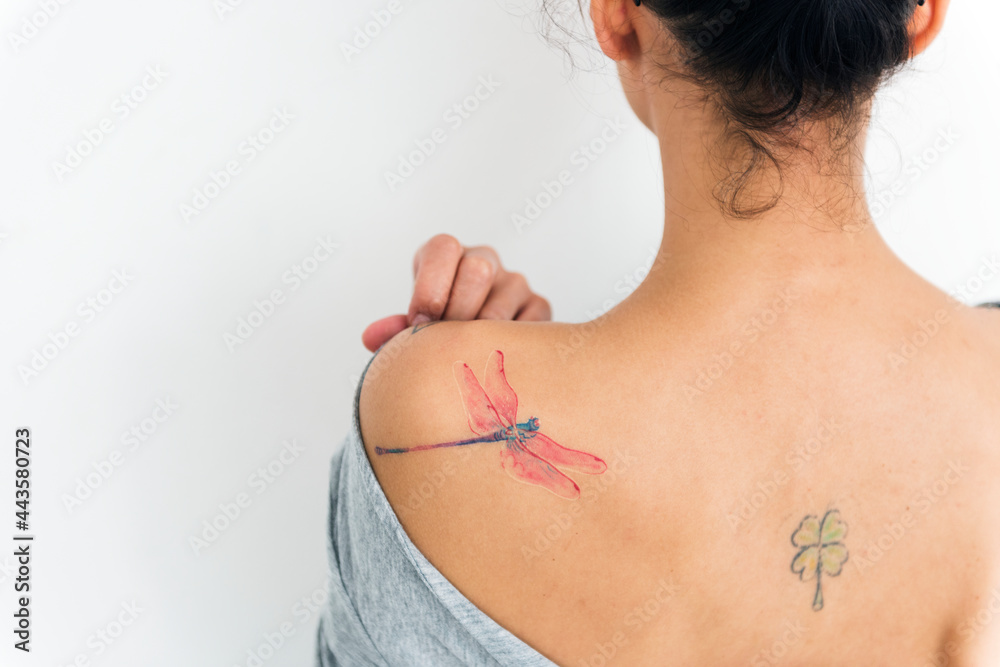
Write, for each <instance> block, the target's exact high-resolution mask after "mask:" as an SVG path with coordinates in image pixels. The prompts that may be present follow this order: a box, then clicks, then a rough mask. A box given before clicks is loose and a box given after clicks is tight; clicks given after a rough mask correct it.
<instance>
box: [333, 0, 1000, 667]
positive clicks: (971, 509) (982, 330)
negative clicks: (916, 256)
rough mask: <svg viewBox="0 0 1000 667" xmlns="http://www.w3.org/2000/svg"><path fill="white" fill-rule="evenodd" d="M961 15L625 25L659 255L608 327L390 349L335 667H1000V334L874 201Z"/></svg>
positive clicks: (601, 0) (344, 527) (825, 11)
mask: <svg viewBox="0 0 1000 667" xmlns="http://www.w3.org/2000/svg"><path fill="white" fill-rule="evenodd" d="M947 6H948V3H947V0H924V1H923V2H922V3H919V4H918V0H878V1H873V0H795V1H779V0H700V1H694V0H641V2H639V1H636V0H592V3H591V16H592V18H593V23H594V28H595V33H596V37H597V40H598V42H599V43H600V46H601V48H602V49H603V51H604V53H605V54H606V55H607V56H608V57H609V58H612V59H613V60H615V61H616V63H617V64H618V69H619V73H620V77H621V81H622V85H623V87H624V89H625V92H626V94H627V97H628V100H629V102H630V104H631V106H632V108H633V110H634V111H635V113H636V115H637V116H638V117H639V118H640V119H641V120H642V122H643V123H644V124H645V125H646V126H647V127H648V128H649V129H650V130H651V131H652V132H653V133H655V134H656V136H657V138H658V139H659V143H660V147H661V157H662V162H663V174H664V188H665V192H666V197H665V201H666V210H665V224H664V232H663V243H662V246H661V248H660V254H659V257H658V258H657V261H656V262H655V263H654V265H653V269H652V270H651V272H650V274H649V277H648V278H647V279H646V280H645V281H644V282H643V283H642V285H641V286H640V287H639V288H638V289H637V290H636V291H635V292H634V293H633V294H632V295H631V296H630V297H629V298H628V299H626V300H625V301H624V302H622V303H621V304H620V305H619V306H618V307H616V308H614V309H613V310H611V311H610V312H608V313H607V314H605V315H604V316H602V317H600V318H599V319H598V320H595V321H594V322H592V323H587V324H584V325H569V324H556V323H548V322H519V321H514V322H510V321H497V320H479V321H474V322H440V323H436V324H435V325H434V326H428V325H427V324H426V323H424V324H417V326H414V327H411V328H409V329H407V330H406V331H405V332H404V333H401V334H400V335H398V336H395V337H394V338H393V339H392V340H391V341H390V342H389V343H387V344H386V345H385V346H383V347H382V348H381V351H380V352H379V353H378V355H377V356H376V357H375V358H374V360H373V363H372V364H371V365H370V366H369V369H368V371H367V375H366V377H365V378H364V379H363V383H362V386H361V387H360V390H359V398H358V401H357V406H356V408H357V409H356V413H355V414H356V419H355V425H354V429H353V432H352V433H351V434H350V435H349V437H348V439H347V442H346V446H345V448H344V450H343V451H342V452H341V453H339V454H338V455H337V456H336V457H335V458H334V461H333V469H332V474H333V477H332V490H331V515H330V530H331V541H330V561H331V566H332V569H333V573H332V577H331V588H330V595H331V598H330V604H329V608H328V609H327V612H326V614H325V617H324V619H323V623H322V627H321V629H320V637H319V657H318V661H319V664H322V665H368V664H375V665H406V666H408V667H412V666H421V665H434V666H439V665H497V664H499V665H518V666H522V665H552V664H558V665H564V666H572V667H577V666H580V667H584V666H599V665H606V664H620V665H656V666H660V665H748V664H749V665H772V664H777V663H778V662H785V663H787V664H799V665H859V664H863V665H908V666H909V665H998V664H1000V531H997V530H996V526H997V525H998V523H1000V382H998V378H1000V335H998V334H1000V313H998V312H997V311H996V310H992V309H987V308H972V307H967V306H964V305H960V304H959V303H958V302H957V301H955V300H954V299H952V298H950V297H949V296H948V295H946V294H944V293H942V292H941V291H940V290H938V289H936V288H935V287H934V286H932V285H930V284H928V283H927V282H926V281H924V280H923V279H922V278H921V277H920V276H918V275H916V274H915V273H914V272H913V271H911V270H910V269H909V268H907V267H906V266H905V265H904V264H903V263H902V262H901V261H900V260H899V259H898V258H897V257H896V256H894V255H893V253H892V252H891V251H890V250H889V248H888V247H887V246H886V244H885V243H884V242H883V240H882V239H881V238H880V237H879V234H878V233H877V231H876V229H875V228H874V226H873V224H872V220H871V216H870V215H869V212H868V209H867V207H866V204H865V198H864V193H863V186H862V169H863V161H862V155H863V147H864V141H865V130H866V126H867V121H868V117H869V112H870V108H871V99H872V94H873V93H874V91H875V89H876V88H877V86H878V85H879V83H880V82H882V81H883V80H884V79H885V77H886V76H887V75H889V74H891V73H892V72H893V71H895V70H896V69H898V68H899V67H901V66H902V65H904V64H905V62H906V61H907V60H908V58H910V57H912V56H914V55H916V54H918V53H920V52H921V51H922V50H923V49H925V48H926V47H927V46H928V44H930V43H931V41H932V40H933V39H934V37H935V36H936V35H937V34H938V32H939V30H940V29H941V26H942V23H943V21H944V17H945V13H946V10H947ZM462 264H463V265H465V266H466V269H464V270H461V269H460V273H461V272H462V271H464V272H465V273H466V275H465V277H464V278H463V279H462V280H461V281H460V282H463V284H464V283H467V282H468V280H469V276H470V275H472V274H474V273H475V272H476V269H477V267H478V268H480V269H482V268H483V267H487V266H488V263H486V262H482V261H469V262H468V263H466V262H462ZM974 270H975V271H977V272H978V274H979V275H978V278H979V279H981V280H986V279H988V278H990V277H991V276H992V275H993V274H995V273H997V272H998V271H1000V267H998V266H997V265H996V260H995V259H990V258H986V259H984V264H983V265H982V266H980V267H975V269H974ZM459 277H460V278H461V276H459ZM484 277H487V278H488V275H487V274H485V273H484ZM503 291H504V290H498V291H497V293H503ZM460 293H462V290H459V289H458V284H456V291H455V292H453V297H454V296H455V294H460ZM462 298H463V299H465V303H464V305H461V307H456V312H457V311H459V310H464V311H470V310H471V312H473V316H475V314H476V312H478V313H479V314H482V308H480V305H479V304H482V301H480V302H479V304H473V305H472V306H470V305H469V303H468V301H469V299H468V297H462ZM522 300H523V290H522ZM494 305H496V304H494ZM446 307H450V306H444V305H443V304H442V303H441V301H440V299H438V300H437V309H436V312H437V313H440V312H441V311H442V309H443V308H446ZM483 308H485V307H483ZM534 308H535V309H536V310H535V314H536V315H537V314H538V312H539V311H538V309H542V310H544V304H541V305H539V304H537V303H536V305H535V306H534ZM511 310H512V307H511V306H510V304H509V303H508V304H507V306H506V307H505V308H498V309H497V310H496V311H495V313H499V312H501V311H505V312H506V314H507V316H510V315H511V314H515V315H516V314H517V313H516V312H514V313H511ZM411 315H413V313H412V312H411ZM455 317H457V316H456V315H455V313H452V317H447V316H446V317H445V319H455ZM522 319H532V317H527V318H522ZM398 324H399V323H398V322H396V323H395V324H394V325H391V326H390V325H386V324H384V323H383V324H382V325H379V327H381V329H379V327H376V328H377V329H379V331H377V332H374V333H373V332H371V331H370V332H369V334H368V339H369V341H371V340H373V339H376V338H379V337H380V335H381V334H384V333H385V329H386V327H388V328H392V326H398Z"/></svg>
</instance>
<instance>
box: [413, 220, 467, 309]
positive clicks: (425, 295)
mask: <svg viewBox="0 0 1000 667" xmlns="http://www.w3.org/2000/svg"><path fill="white" fill-rule="evenodd" d="M463 252H464V248H462V244H461V243H459V242H458V239H456V238H455V237H454V236H449V235H448V234H438V235H437V236H435V237H433V238H432V239H431V240H429V241H428V242H427V243H425V244H424V245H423V246H421V248H420V250H418V251H417V254H416V256H415V257H414V258H413V274H414V278H415V280H414V284H413V298H412V299H410V308H409V310H408V311H407V317H408V321H409V323H410V324H416V323H417V322H415V321H414V318H416V317H417V316H418V315H420V316H421V317H422V319H423V321H429V320H438V319H441V316H442V315H443V314H444V310H445V308H446V307H447V305H448V296H449V294H451V287H452V283H454V281H455V273H456V272H457V271H458V265H459V262H460V261H461V260H462V253H463ZM424 318H426V319H424Z"/></svg>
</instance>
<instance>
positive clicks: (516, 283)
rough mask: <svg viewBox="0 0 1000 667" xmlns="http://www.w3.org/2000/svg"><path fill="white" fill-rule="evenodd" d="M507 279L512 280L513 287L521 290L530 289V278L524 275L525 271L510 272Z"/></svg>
mask: <svg viewBox="0 0 1000 667" xmlns="http://www.w3.org/2000/svg"><path fill="white" fill-rule="evenodd" d="M507 280H509V281H510V284H511V286H512V287H514V288H516V289H519V290H528V289H529V288H528V279H527V278H525V277H524V274H523V273H510V274H508V275H507Z"/></svg>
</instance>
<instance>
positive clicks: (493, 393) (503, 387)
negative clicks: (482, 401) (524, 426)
mask: <svg viewBox="0 0 1000 667" xmlns="http://www.w3.org/2000/svg"><path fill="white" fill-rule="evenodd" d="M484 379H485V381H486V394H487V395H488V396H489V397H490V401H492V402H493V405H494V406H495V407H496V410H497V413H499V415H500V416H501V417H502V418H504V419H506V420H507V423H508V424H509V425H510V426H514V425H515V424H517V394H515V393H514V390H513V389H512V388H511V386H510V383H509V382H507V376H506V375H505V374H504V372H503V352H501V351H500V350H493V352H491V353H490V358H489V359H487V361H486V375H485V376H484Z"/></svg>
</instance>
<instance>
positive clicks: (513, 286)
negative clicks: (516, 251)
mask: <svg viewBox="0 0 1000 667" xmlns="http://www.w3.org/2000/svg"><path fill="white" fill-rule="evenodd" d="M531 297H532V294H531V288H530V287H528V281H527V280H525V278H524V276H522V275H521V274H520V273H503V274H501V276H500V277H499V278H497V280H496V282H495V283H494V284H493V289H492V290H491V291H490V294H489V296H487V297H486V303H484V304H483V307H482V308H480V309H479V315H478V318H479V319H481V320H512V319H514V317H515V316H516V315H517V314H518V312H520V311H521V309H522V308H524V307H525V306H527V305H528V302H529V301H530V300H531Z"/></svg>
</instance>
